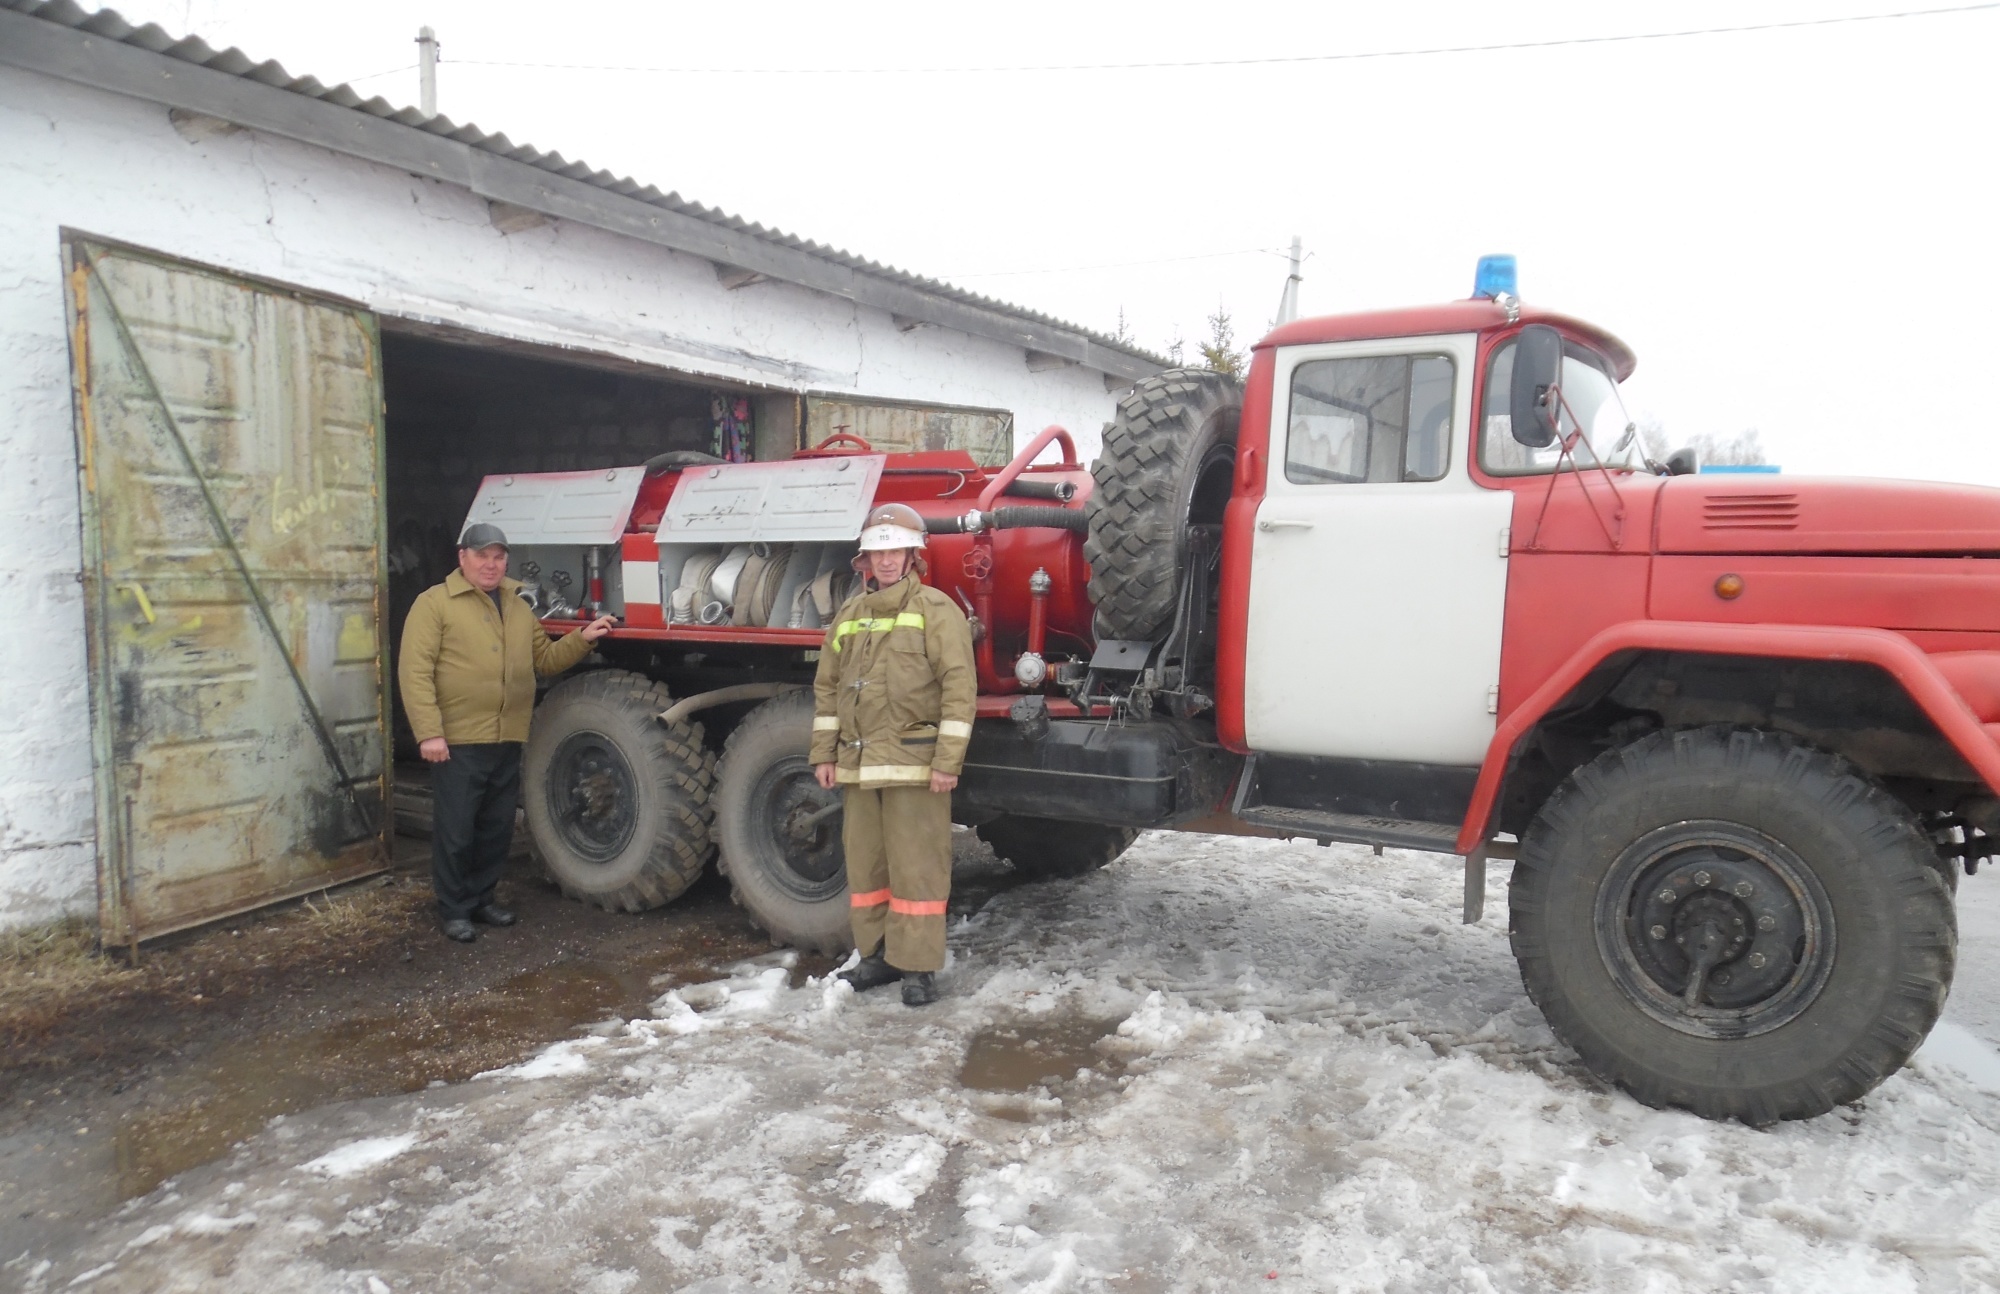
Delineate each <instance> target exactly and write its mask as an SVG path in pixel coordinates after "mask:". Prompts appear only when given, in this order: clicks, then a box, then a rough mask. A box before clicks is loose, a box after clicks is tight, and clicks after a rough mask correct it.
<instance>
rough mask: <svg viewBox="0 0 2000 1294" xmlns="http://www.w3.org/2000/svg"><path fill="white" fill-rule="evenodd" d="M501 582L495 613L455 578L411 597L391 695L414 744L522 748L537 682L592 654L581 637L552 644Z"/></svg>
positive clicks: (509, 584) (488, 601)
mask: <svg viewBox="0 0 2000 1294" xmlns="http://www.w3.org/2000/svg"><path fill="white" fill-rule="evenodd" d="M520 587H521V582H520V581H519V580H502V581H501V582H500V609H499V610H495V609H494V606H493V599H492V597H491V596H490V595H488V594H486V593H482V592H480V591H479V589H478V588H477V587H475V586H474V585H473V583H472V582H471V581H470V580H468V579H466V578H465V575H464V573H463V572H460V571H453V572H452V573H451V574H450V575H447V576H446V577H445V581H444V583H442V584H434V585H432V586H431V587H430V588H427V589H425V590H424V591H423V592H422V593H420V594H418V595H417V600H416V602H415V604H414V605H412V606H411V607H410V614H409V618H408V619H406V620H404V621H403V643H402V647H401V649H400V651H399V652H398V655H397V660H396V684H397V692H398V693H399V694H400V695H401V697H402V699H403V712H404V713H405V714H407V715H409V717H410V729H411V731H412V732H414V733H415V734H416V738H417V740H418V741H428V740H430V739H431V738H432V737H443V738H444V739H445V740H446V741H448V742H452V743H455V744H463V745H477V744H481V743H485V742H495V741H526V740H527V739H528V719H529V716H530V715H531V714H532V713H533V711H534V708H535V676H536V675H537V674H560V673H562V672H563V671H564V670H566V669H568V668H569V667H570V666H572V665H574V664H576V663H577V662H578V661H580V660H582V659H583V658H584V657H585V656H588V655H589V654H590V644H589V643H587V642H585V641H584V640H583V635H582V633H581V632H579V631H572V632H571V633H569V634H567V635H566V636H564V637H563V638H562V639H560V640H551V639H550V638H549V635H548V631H547V630H545V629H543V628H542V623H541V621H539V620H537V619H535V613H534V612H533V611H532V610H530V609H529V607H528V604H527V603H525V602H523V601H521V599H520V598H519V597H518V596H517V595H516V594H515V592H514V591H515V590H516V589H518V588H520Z"/></svg>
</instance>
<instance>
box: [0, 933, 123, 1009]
mask: <svg viewBox="0 0 2000 1294" xmlns="http://www.w3.org/2000/svg"><path fill="white" fill-rule="evenodd" d="M141 978H143V975H142V972H140V971H136V970H134V969H132V968H131V967H129V966H127V965H125V964H124V963H123V962H121V961H119V960H117V959H115V958H112V957H107V956H105V955H104V954H102V953H100V952H98V951H97V937H96V935H94V934H93V933H92V932H91V928H90V924H89V923H87V922H84V921H81V920H70V921H59V922H56V923H55V924H53V925H47V926H40V927H37V928H35V929H32V930H9V931H5V932H0V1037H7V1038H15V1037H21V1036H24V1035H32V1034H39V1033H42V1032H45V1031H46V1030H47V1028H48V1027H49V1026H50V1024H51V1023H53V1021H54V1020H55V1019H56V1018H57V1017H59V1016H61V1015H62V1014H64V1013H65V1012H66V1011H68V1010H69V1009H70V1008H71V1007H72V1006H74V1005H76V1004H78V1003H81V1002H84V1001H87V1000H90V999H93V998H98V997H102V996H105V995H107V994H112V993H116V992H118V991H120V990H123V989H126V988H129V987H130V986H132V985H133V984H135V983H137V982H138V981H139V980H140V979H141Z"/></svg>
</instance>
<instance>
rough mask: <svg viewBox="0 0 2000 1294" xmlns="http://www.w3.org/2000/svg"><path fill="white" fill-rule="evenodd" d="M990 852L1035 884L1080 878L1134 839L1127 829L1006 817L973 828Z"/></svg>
mask: <svg viewBox="0 0 2000 1294" xmlns="http://www.w3.org/2000/svg"><path fill="white" fill-rule="evenodd" d="M973 831H974V832H976V833H977V834H978V836H979V838H980V839H981V840H983V841H985V842H986V843H987V844H989V845H991V846H992V847H993V852H994V853H995V854H997V855H999V856H1000V857H1001V858H1004V859H1006V860H1007V861H1008V862H1010V863H1012V864H1013V865H1014V868H1015V870H1016V871H1019V872H1022V873H1024V874H1025V875H1027V876H1030V877H1032V878H1034V879H1035V880H1038V881H1040V880H1053V879H1056V878H1058V877H1065V876H1082V875H1084V874H1085V873H1087V872H1094V871H1096V870H1097V869H1098V868H1100V867H1104V866H1106V865H1107V864H1109V863H1111V862H1112V861H1113V860H1115V859H1116V858H1117V857H1118V856H1119V855H1120V854H1122V853H1124V852H1125V851H1126V850H1128V849H1130V848H1131V847H1132V842H1133V841H1134V840H1137V839H1138V838H1139V833H1138V831H1137V830H1135V829H1133V828H1131V827H1107V826H1102V825H1100V824H1098V823H1094V822H1057V821H1055V820H1053V819H1050V818H1023V817H1017V816H1015V815H1014V814H1007V815H1005V816H1002V817H998V818H995V819H993V820H992V821H991V822H982V823H980V824H979V825H978V826H977V827H974V828H973Z"/></svg>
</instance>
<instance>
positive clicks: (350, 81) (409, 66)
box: [341, 63, 417, 85]
mask: <svg viewBox="0 0 2000 1294" xmlns="http://www.w3.org/2000/svg"><path fill="white" fill-rule="evenodd" d="M416 66H417V65H416V64H415V63H405V64H403V65H402V66H401V67H392V68H390V69H389V70H388V71H386V72H370V73H369V74H368V75H367V76H350V77H348V78H347V79H346V80H345V81H342V82H341V84H342V85H354V84H356V83H358V82H361V81H373V80H374V79H375V78H376V77H378V76H394V75H396V73H398V72H411V71H415V70H416Z"/></svg>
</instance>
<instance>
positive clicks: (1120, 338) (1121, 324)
mask: <svg viewBox="0 0 2000 1294" xmlns="http://www.w3.org/2000/svg"><path fill="white" fill-rule="evenodd" d="M1111 340H1112V341H1115V342H1117V343H1118V344H1119V345H1121V346H1130V345H1131V344H1132V340H1133V338H1132V324H1131V321H1129V320H1128V319H1126V318H1125V307H1124V306H1119V307H1118V331H1116V332H1114V333H1112V334H1111Z"/></svg>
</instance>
